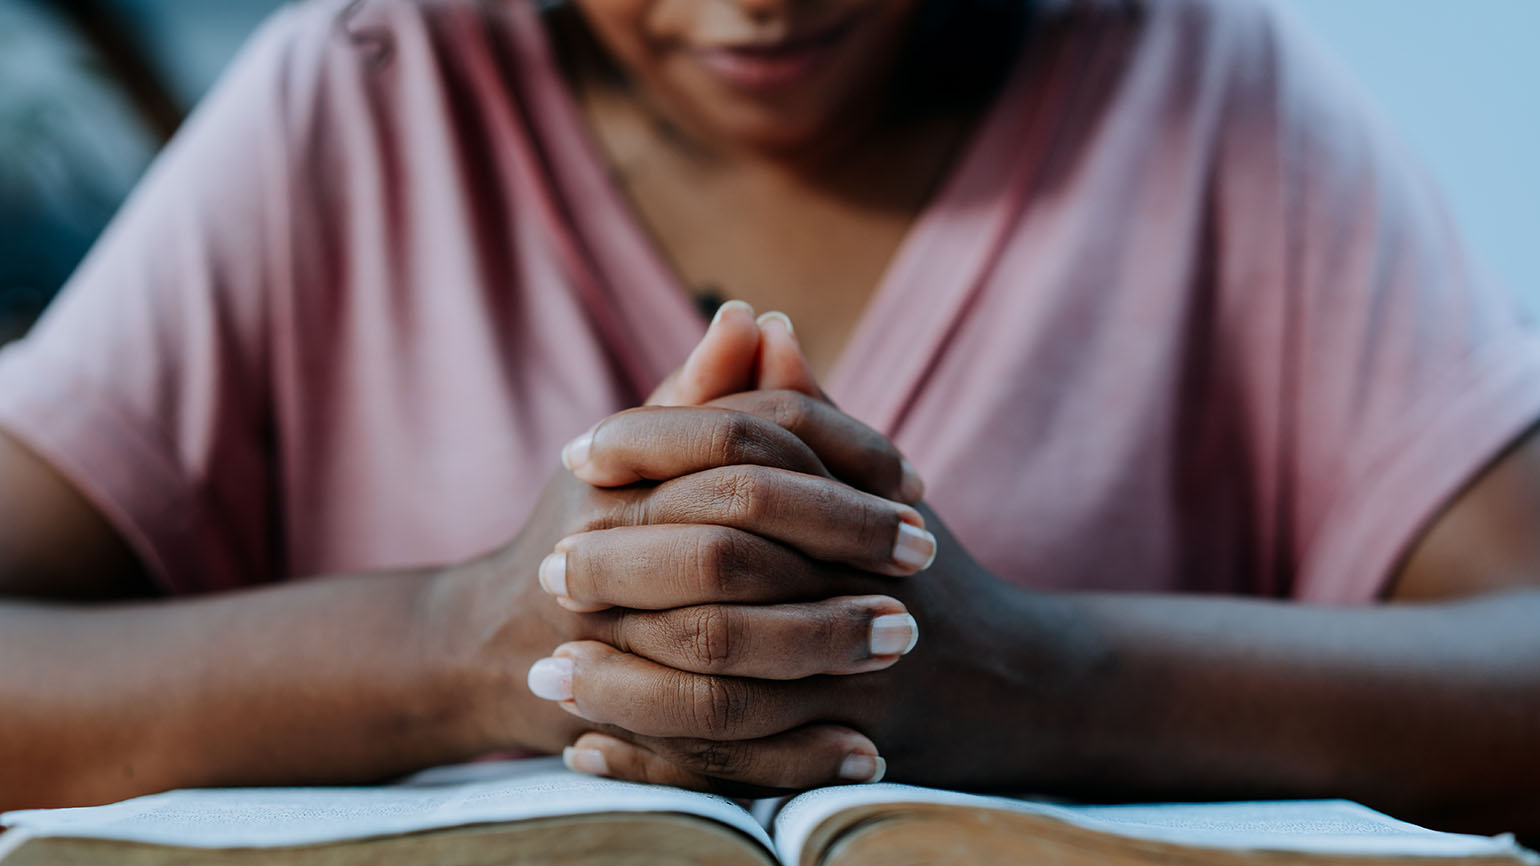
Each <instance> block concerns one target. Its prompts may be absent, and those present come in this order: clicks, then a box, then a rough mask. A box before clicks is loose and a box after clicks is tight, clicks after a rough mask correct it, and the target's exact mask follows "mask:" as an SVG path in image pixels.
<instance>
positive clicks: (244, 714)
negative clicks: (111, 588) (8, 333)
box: [0, 573, 484, 809]
mask: <svg viewBox="0 0 1540 866" xmlns="http://www.w3.org/2000/svg"><path fill="white" fill-rule="evenodd" d="M430 586H431V581H430V580H429V578H428V576H426V575H421V574H408V573H401V574H389V575H371V576H366V577H347V578H334V579H328V580H320V581H312V582H306V583H300V584H290V585H285V586H281V587H275V588H271V589H265V590H261V591H254V592H243V593H236V594H231V595H227V596H221V597H216V598H209V599H202V600H184V601H166V602H146V603H135V604H128V605H111V606H99V607H91V608H86V607H68V606H54V605H49V606H45V605H33V604H19V603H8V604H4V605H0V767H4V768H5V770H4V772H0V809H5V808H14V807H37V806H62V805H81V804H85V803H95V802H104V801H111V800H116V799H121V798H123V797H126V796H131V795H136V794H141V793H145V792H149V791H155V790H162V789H166V788H171V787H184V786H205V785H237V784H272V783H300V782H322V781H325V782H346V781H365V780H371V779H379V778H382V777H386V776H389V775H392V774H395V773H400V772H404V771H407V770H411V769H413V768H418V767H422V766H425V765H430V764H434V763H441V762H445V761H450V760H455V759H461V758H466V757H469V756H471V755H473V754H475V752H476V750H477V749H478V748H482V747H484V745H483V744H482V743H480V742H478V741H477V735H476V734H475V730H476V728H475V725H474V724H472V723H471V720H470V719H469V718H468V717H469V716H470V714H471V712H470V711H471V707H470V702H468V701H466V700H464V699H463V696H460V695H457V694H456V691H457V689H459V688H460V687H461V686H462V685H463V684H464V683H463V682H462V680H463V679H464V671H463V670H461V669H460V668H459V667H458V666H457V664H456V663H455V661H454V659H453V658H452V656H451V654H448V653H445V652H443V651H442V649H441V648H440V647H439V646H437V645H436V642H435V639H434V637H432V635H433V634H434V629H432V628H427V627H425V621H424V614H425V605H426V604H427V596H428V594H429V591H430Z"/></svg>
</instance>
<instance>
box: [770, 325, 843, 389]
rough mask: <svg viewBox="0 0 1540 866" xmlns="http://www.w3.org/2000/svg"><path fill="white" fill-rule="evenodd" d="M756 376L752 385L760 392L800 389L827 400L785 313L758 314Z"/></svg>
mask: <svg viewBox="0 0 1540 866" xmlns="http://www.w3.org/2000/svg"><path fill="white" fill-rule="evenodd" d="M758 324H759V333H760V340H759V379H758V381H757V382H755V383H754V387H755V388H757V389H759V390H763V391H800V392H802V393H803V394H806V395H808V396H809V397H813V398H816V399H819V400H825V401H827V400H828V399H829V398H828V397H826V396H824V393H823V389H822V388H820V387H818V380H817V378H816V377H814V376H813V367H812V365H810V364H809V363H808V362H807V356H805V355H803V354H802V344H800V343H798V342H797V332H796V331H795V330H794V329H793V328H792V326H791V319H790V318H788V317H787V315H786V314H785V313H766V314H764V315H763V316H760V317H759V320H758Z"/></svg>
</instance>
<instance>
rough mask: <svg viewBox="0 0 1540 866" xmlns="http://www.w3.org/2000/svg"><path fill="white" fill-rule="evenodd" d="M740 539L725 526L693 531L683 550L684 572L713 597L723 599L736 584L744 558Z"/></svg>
mask: <svg viewBox="0 0 1540 866" xmlns="http://www.w3.org/2000/svg"><path fill="white" fill-rule="evenodd" d="M743 547H744V545H743V541H742V539H740V538H739V536H738V533H737V532H736V531H734V530H731V529H728V528H726V527H710V528H708V529H706V530H704V531H702V532H699V533H696V534H695V536H694V543H693V545H692V546H691V547H690V549H689V550H688V551H687V552H686V553H685V573H686V574H689V575H693V576H694V577H695V581H696V586H698V587H699V588H700V589H701V590H702V591H704V592H706V593H708V594H710V595H711V597H713V598H726V597H727V596H728V594H729V593H731V592H732V590H733V588H734V585H735V584H737V583H738V578H739V573H740V570H741V565H742V562H743V560H744V550H743Z"/></svg>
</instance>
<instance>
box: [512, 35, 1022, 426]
mask: <svg viewBox="0 0 1540 866" xmlns="http://www.w3.org/2000/svg"><path fill="white" fill-rule="evenodd" d="M511 5H513V6H515V7H520V8H519V9H517V10H516V11H514V13H513V14H514V21H515V24H516V28H515V29H516V33H515V38H516V39H517V40H518V43H519V51H518V52H517V53H518V55H519V57H520V58H523V59H524V61H525V62H522V63H520V64H519V67H520V68H519V72H520V74H521V76H523V80H522V81H521V82H519V84H520V85H522V87H521V89H523V90H524V92H525V93H526V94H527V95H528V96H529V98H531V99H532V100H535V101H536V103H537V104H536V105H534V106H533V108H534V113H535V114H536V115H538V116H539V118H540V119H541V120H542V121H543V124H542V128H540V129H538V130H537V131H536V134H537V135H539V136H541V138H542V139H543V147H544V149H545V150H546V151H547V160H548V165H549V166H550V168H551V170H552V171H553V173H554V174H555V175H556V177H555V182H556V183H557V184H558V185H559V186H560V187H561V188H562V190H563V192H564V195H563V198H564V199H566V200H567V201H568V202H569V203H570V204H571V205H572V206H571V207H570V209H569V214H570V219H571V220H572V222H573V223H574V225H573V226H572V228H574V229H575V230H576V231H577V233H578V234H579V235H581V236H582V239H583V241H584V243H583V244H582V245H583V247H584V248H585V249H586V250H587V251H588V253H589V254H590V255H591V256H592V257H593V258H594V260H595V261H594V264H595V265H596V266H597V268H598V270H599V271H600V274H601V276H602V278H601V280H600V282H601V283H602V284H603V289H604V292H605V295H606V298H607V300H608V301H609V302H610V303H612V304H613V305H614V308H615V311H616V312H618V314H619V317H620V319H621V320H622V321H623V322H624V323H625V325H626V326H627V328H626V330H627V332H628V336H629V337H630V339H632V340H634V343H635V349H637V350H638V351H637V353H635V356H636V362H637V363H642V364H645V365H646V367H647V369H645V370H636V371H630V372H631V374H632V377H633V379H635V380H638V381H650V382H658V381H661V380H662V378H663V377H664V376H666V375H667V374H668V373H669V372H671V371H672V370H674V369H675V368H676V367H678V365H679V364H681V363H683V361H684V359H685V357H686V356H687V355H688V354H689V352H690V350H691V349H692V348H694V346H695V344H696V343H697V342H699V341H700V338H701V337H702V336H703V335H704V333H705V326H706V323H705V322H704V321H703V320H702V318H701V316H700V314H699V312H698V310H697V309H696V306H695V304H694V302H693V301H692V300H691V299H690V296H689V293H688V292H687V291H686V290H685V288H684V286H683V285H682V284H681V283H680V281H679V277H678V275H677V274H676V273H675V271H674V269H673V267H672V266H671V265H670V263H669V262H668V260H667V258H666V257H665V256H664V254H663V252H662V250H661V249H660V248H659V247H658V245H657V243H656V242H655V240H654V239H653V238H652V236H651V234H650V233H649V232H648V231H647V229H646V227H645V226H644V225H643V224H642V222H641V219H640V217H639V216H638V215H637V214H636V212H635V210H634V208H633V206H632V204H631V202H630V200H629V199H627V197H626V196H625V193H624V192H623V191H622V190H621V189H620V188H619V185H618V184H617V183H616V182H615V180H614V178H613V177H612V176H611V172H610V170H609V168H608V167H607V161H606V160H605V158H604V156H603V153H602V151H601V150H600V148H599V147H598V145H597V142H596V141H595V140H594V138H593V136H592V133H591V130H590V129H589V127H588V124H587V122H586V120H585V119H584V117H583V115H582V110H581V107H580V106H579V105H578V104H577V100H576V97H575V96H574V95H573V94H572V93H571V91H570V90H569V87H568V84H567V82H566V81H565V79H564V77H563V75H562V73H561V69H560V66H559V64H558V63H557V61H556V57H555V52H554V50H553V46H552V45H551V43H550V40H549V37H548V36H547V34H546V32H545V27H544V26H543V24H542V23H541V21H540V20H539V13H538V12H537V11H536V10H535V9H534V6H533V4H511ZM526 6H528V7H529V8H527V9H525V8H523V7H526ZM1029 38H1030V36H1029ZM1030 47H1031V46H1027V47H1026V48H1024V50H1023V51H1022V57H1021V58H1019V59H1018V60H1017V61H1016V63H1015V66H1014V68H1013V69H1012V71H1011V73H1010V74H1009V76H1008V78H1007V81H1006V83H1005V84H1004V86H1002V87H1001V89H1000V92H999V93H998V94H997V95H996V97H995V99H994V103H993V104H992V105H991V106H990V107H989V108H988V110H987V111H986V112H985V116H984V118H983V119H982V121H981V122H979V123H978V124H977V126H976V128H975V129H974V130H973V131H972V132H971V133H970V135H969V141H968V143H967V144H966V145H965V147H964V148H963V149H962V151H961V153H960V155H959V157H958V158H957V160H956V161H955V162H954V164H953V165H952V166H951V167H950V168H949V169H948V171H947V175H946V178H945V180H944V181H943V183H942V184H941V186H940V188H939V189H938V191H937V192H936V194H935V195H933V196H932V197H931V200H930V201H929V202H927V203H926V205H925V206H924V207H923V208H922V209H921V211H920V213H919V215H918V216H917V217H916V219H915V221H914V224H913V225H912V226H911V227H910V229H909V231H908V233H907V234H906V235H905V237H904V239H903V240H902V241H901V242H900V245H899V248H898V249H897V251H896V252H895V254H894V257H893V259H892V261H891V262H890V263H889V265H888V267H887V269H886V270H885V272H884V274H883V276H882V278H881V279H880V280H879V282H878V284H877V287H876V289H875V290H874V291H873V293H872V295H871V297H870V299H869V300H868V301H867V304H866V308H865V309H864V310H863V311H862V313H861V315H860V317H859V319H858V320H857V322H856V324H855V326H854V328H853V329H852V331H851V333H850V335H849V337H848V338H847V340H846V343H845V345H844V347H842V349H841V352H840V355H839V357H838V359H837V360H836V362H835V364H834V366H833V368H832V370H831V371H830V374H829V376H828V381H827V382H825V383H824V386H825V390H826V391H827V392H828V393H829V394H830V395H831V397H833V399H835V400H836V401H837V402H839V403H840V405H841V406H842V407H843V408H844V410H845V411H847V412H849V413H850V414H851V415H853V416H855V417H857V418H860V419H862V420H863V421H865V422H866V423H867V424H870V425H871V426H873V427H874V428H876V429H878V430H882V431H884V432H886V433H889V434H891V433H893V432H894V431H895V430H896V428H897V426H898V425H899V423H900V422H901V421H902V417H903V415H904V412H905V411H906V409H907V407H908V406H909V404H910V402H911V401H912V398H913V395H914V394H915V392H916V390H917V389H918V388H919V387H920V385H921V384H922V383H923V381H924V379H925V376H926V374H927V372H928V371H929V369H930V367H931V366H932V364H933V362H934V360H935V358H936V356H937V354H938V353H939V352H940V350H941V348H942V346H943V345H944V344H945V342H946V340H947V338H948V336H949V334H950V333H951V332H952V331H953V330H954V328H955V325H956V323H957V320H958V318H959V317H960V316H961V315H963V314H964V313H965V312H966V309H967V307H968V304H969V300H970V299H971V298H972V296H973V295H974V294H975V291H974V290H975V289H976V287H977V286H978V284H979V283H980V281H981V280H982V278H983V276H984V274H985V273H986V269H987V267H988V265H989V264H990V263H991V262H992V261H993V260H994V258H995V256H996V255H997V254H998V249H999V247H1000V245H1001V244H1002V243H1003V240H1004V238H1003V234H1004V228H1005V226H1006V225H1007V224H1008V223H1009V222H1010V217H1011V216H1012V215H1013V214H1014V213H1015V212H1016V211H1017V208H1018V207H1019V206H1020V203H1021V202H1020V199H1021V195H1019V194H1013V192H1016V191H1018V190H1020V189H1021V187H1022V186H1023V185H1024V184H1023V179H1022V178H1021V177H1019V175H1021V174H1022V171H1023V167H1024V166H1025V165H1027V164H1029V163H1031V162H1033V160H1030V159H1027V158H1024V156H1023V154H1021V153H1020V148H1021V146H1022V144H1023V139H1024V137H1025V133H1026V129H1027V127H1028V126H1029V125H1030V124H1031V123H1032V122H1033V121H1034V120H1035V119H1036V118H1037V117H1038V116H1039V114H1040V113H1041V112H1040V111H1039V110H1037V109H1038V108H1039V106H1037V105H1035V104H1033V105H1028V104H1027V102H1028V101H1029V100H1028V99H1027V95H1028V93H1029V92H1031V90H1032V89H1031V88H1030V87H1029V85H1030V84H1031V78H1032V74H1031V73H1032V70H1033V68H1034V67H1036V66H1037V64H1036V63H1034V62H1032V60H1033V58H1032V54H1033V52H1032V51H1031V50H1030ZM624 354H626V355H632V354H633V353H629V352H627V353H624Z"/></svg>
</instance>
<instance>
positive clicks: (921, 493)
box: [898, 460, 925, 503]
mask: <svg viewBox="0 0 1540 866" xmlns="http://www.w3.org/2000/svg"><path fill="white" fill-rule="evenodd" d="M900 466H901V467H902V468H903V470H904V477H903V480H901V481H899V482H898V495H899V496H902V497H903V498H904V501H905V502H909V503H915V502H919V501H920V500H921V499H924V498H925V480H924V479H922V478H921V477H920V473H919V472H918V471H916V470H915V468H914V464H913V463H910V462H909V461H908V460H903V461H901V463H900Z"/></svg>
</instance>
